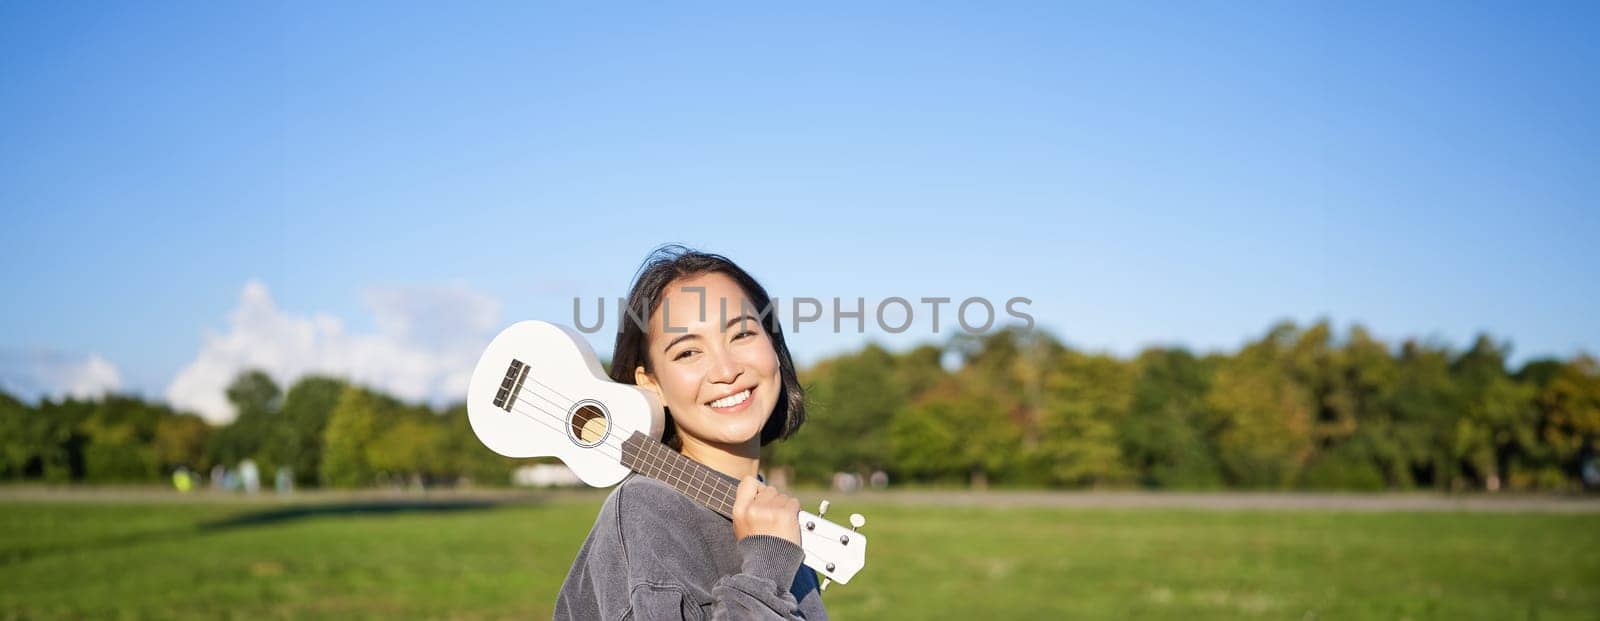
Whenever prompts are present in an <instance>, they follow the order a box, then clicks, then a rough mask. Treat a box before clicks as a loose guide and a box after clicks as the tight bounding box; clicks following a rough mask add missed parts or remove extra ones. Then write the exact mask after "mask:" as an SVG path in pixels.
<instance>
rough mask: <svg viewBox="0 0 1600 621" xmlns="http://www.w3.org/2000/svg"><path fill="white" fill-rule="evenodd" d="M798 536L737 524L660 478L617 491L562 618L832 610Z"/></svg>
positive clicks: (567, 587) (583, 556)
mask: <svg viewBox="0 0 1600 621" xmlns="http://www.w3.org/2000/svg"><path fill="white" fill-rule="evenodd" d="M804 558H805V553H804V552H803V551H802V550H801V549H800V546H797V545H795V544H793V543H790V542H789V541H788V540H785V539H782V538H779V537H772V536H768V535H751V536H749V537H745V538H744V539H740V540H737V541H736V540H735V539H734V537H733V523H732V522H730V521H729V520H728V518H725V517H722V516H721V515H720V514H718V513H717V512H715V511H712V510H710V509H707V508H705V507H703V506H701V505H700V504H698V503H696V502H695V501H693V500H691V499H689V497H687V496H684V495H683V494H680V493H678V491H677V490H674V489H672V488H671V487H669V486H667V484H665V483H662V482H660V481H657V480H655V479H652V478H649V477H646V476H642V475H638V474H633V475H629V476H628V478H626V479H623V481H622V484H620V485H618V486H617V487H616V489H613V490H612V491H611V495H610V496H609V497H607V498H606V501H605V504H603V505H601V506H600V515H599V516H598V517H596V518H595V521H594V528H592V529H590V531H589V537H588V539H585V540H584V542H583V547H582V548H581V549H579V550H578V558H577V560H575V561H573V563H572V571H570V572H568V573H567V579H566V582H564V583H563V584H562V585H561V594H560V595H559V596H558V597H557V598H556V613H555V618H556V619H584V620H589V619H596V620H599V621H619V620H622V619H641V620H642V619H729V620H733V619H813V620H814V619H827V618H828V613H827V611H825V610H823V608H822V597H821V595H820V593H819V592H818V590H817V576H816V573H815V572H813V571H812V570H811V569H810V568H808V567H802V566H801V565H800V562H801V561H802V560H803V559H804Z"/></svg>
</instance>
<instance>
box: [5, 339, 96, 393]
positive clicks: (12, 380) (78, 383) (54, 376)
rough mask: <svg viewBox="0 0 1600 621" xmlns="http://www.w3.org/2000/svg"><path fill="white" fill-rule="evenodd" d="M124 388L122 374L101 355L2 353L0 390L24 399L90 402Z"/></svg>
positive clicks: (31, 351)
mask: <svg viewBox="0 0 1600 621" xmlns="http://www.w3.org/2000/svg"><path fill="white" fill-rule="evenodd" d="M120 388H122V373H121V372H120V371H118V370H117V366H116V365H114V364H111V362H110V361H107V360H106V359H105V358H101V357H100V355H99V354H95V353H90V354H88V355H87V356H85V355H78V354H68V353H65V352H59V351H52V350H24V351H0V389H4V390H5V391H6V392H9V393H11V394H12V395H14V396H17V397H21V398H25V399H39V398H43V397H66V396H70V397H77V398H80V399H89V398H93V397H98V396H101V395H104V394H106V393H108V392H114V391H116V390H118V389H120Z"/></svg>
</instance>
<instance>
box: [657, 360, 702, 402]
mask: <svg viewBox="0 0 1600 621" xmlns="http://www.w3.org/2000/svg"><path fill="white" fill-rule="evenodd" d="M661 379H662V383H661V389H662V391H663V392H665V393H666V398H667V405H668V407H671V406H673V405H676V406H678V409H680V410H682V409H684V408H686V407H692V406H694V405H697V402H696V401H695V398H696V397H697V396H698V395H699V394H700V393H699V390H700V376H699V375H697V374H695V373H691V372H688V371H686V370H684V369H674V370H673V371H672V372H670V373H668V374H666V376H665V377H663V378H661Z"/></svg>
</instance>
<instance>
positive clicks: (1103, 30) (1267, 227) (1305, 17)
mask: <svg viewBox="0 0 1600 621" xmlns="http://www.w3.org/2000/svg"><path fill="white" fill-rule="evenodd" d="M338 4H339V6H335V7H328V6H320V5H317V4H311V3H291V4H282V5H277V6H272V7H253V6H252V7H241V6H232V7H216V6H209V5H203V4H199V3H195V4H190V5H180V4H177V3H160V4H156V3H151V4H149V5H145V6H133V5H127V6H117V7H103V6H47V5H32V6H30V5H21V4H7V5H4V6H0V209H3V212H0V247H4V248H5V249H6V251H5V253H4V255H3V256H4V259H0V283H3V284H4V286H5V289H6V299H7V301H8V303H6V304H4V305H0V383H6V382H8V383H7V384H6V385H9V386H11V387H12V389H13V390H21V391H23V392H26V390H22V388H32V389H35V390H37V391H41V392H49V391H51V390H56V391H60V390H65V389H64V388H62V387H61V386H60V384H61V382H62V381H65V380H61V379H59V378H57V375H51V374H50V373H44V372H42V371H38V370H36V369H35V370H30V368H31V367H30V365H35V364H43V365H47V366H48V365H56V366H58V367H59V366H60V365H61V361H63V360H67V361H70V360H78V359H84V358H87V357H98V358H99V359H101V360H103V361H105V362H108V363H109V364H110V365H113V366H114V367H115V368H116V369H117V372H118V376H119V380H118V382H117V386H118V387H119V388H120V389H123V390H132V391H137V392H142V393H145V394H148V395H152V396H164V395H170V394H172V389H171V386H172V385H173V384H174V381H175V380H174V378H175V377H176V376H178V375H179V374H180V373H181V372H182V371H183V370H184V369H186V368H189V367H192V366H195V365H196V364H197V361H198V360H202V359H206V358H207V355H206V353H205V352H206V350H207V348H208V347H214V346H215V347H220V346H219V345H216V344H215V343H211V342H210V341H208V340H207V339H208V337H207V335H208V334H209V335H212V337H213V338H216V339H224V340H225V339H227V338H228V337H229V335H232V334H236V333H239V332H241V331H242V330H244V328H241V327H240V326H239V325H238V324H237V321H236V320H233V319H230V318H231V317H234V316H236V315H244V314H250V315H251V316H252V317H255V316H267V317H277V316H279V315H281V316H282V317H288V318H300V319H305V320H307V321H311V319H310V318H313V317H317V316H322V317H324V318H331V319H332V320H334V321H336V322H337V323H338V324H339V326H338V328H337V330H334V329H333V328H329V330H332V331H333V332H337V333H338V334H341V335H343V336H344V337H347V338H348V339H351V340H353V341H361V340H362V339H364V338H367V337H371V338H372V339H382V338H391V339H398V340H399V341H403V342H402V343H401V345H400V346H401V347H402V348H403V347H412V346H415V347H420V348H422V349H423V350H427V351H436V350H437V349H438V347H439V346H438V344H437V343H433V344H427V345H425V344H419V343H420V341H419V339H422V337H419V336H418V334H420V332H421V331H431V332H430V333H432V334H434V335H435V337H438V336H439V335H453V336H457V337H459V339H460V340H466V341H471V340H472V338H473V335H475V334H476V332H474V331H473V330H481V329H482V328H483V326H482V325H481V323H483V322H480V323H479V324H473V326H470V327H471V328H472V329H464V328H461V326H459V325H454V324H452V323H451V322H452V321H454V319H453V318H452V315H453V313H452V311H451V309H452V308H454V307H453V306H452V305H453V304H457V303H458V302H457V301H453V300H458V298H459V295H466V296H468V297H469V298H470V299H472V300H478V301H481V302H484V304H485V306H484V309H483V310H484V313H486V314H482V315H481V316H483V317H488V319H484V320H483V321H484V322H488V323H493V324H495V325H500V324H504V323H509V322H510V321H514V320H517V319H522V318H551V319H556V320H561V321H570V317H571V304H572V298H573V297H574V296H580V295H581V296H586V298H592V297H594V296H608V297H614V296H617V295H621V294H623V293H624V292H625V288H626V286H627V284H628V279H629V277H630V276H631V275H632V274H633V271H634V269H635V268H636V267H637V265H638V263H639V261H640V260H641V259H642V258H643V257H644V255H645V254H646V253H647V251H648V250H650V249H651V248H652V247H654V246H655V245H657V244H659V243H662V242H669V241H677V242H685V243H688V244H691V245H694V246H698V247H702V248H704V249H707V250H712V251H717V252H722V253H725V254H727V255H729V256H731V257H732V258H734V259H735V260H737V261H739V262H740V263H741V264H743V265H745V266H746V267H747V268H748V269H749V270H750V271H752V272H753V273H755V274H756V275H757V277H758V278H760V279H762V280H763V282H764V283H765V284H766V285H767V287H768V289H769V290H771V291H772V292H773V293H775V294H777V295H779V296H781V297H796V296H812V297H819V298H824V299H826V298H831V297H835V296H838V297H843V298H846V299H847V300H848V299H852V298H854V297H856V296H862V297H865V298H866V299H867V301H868V304H869V305H871V304H873V303H874V302H875V301H878V300H882V299H883V298H886V297H889V296H902V297H907V298H912V299H915V298H918V297H924V296H947V297H952V298H955V299H957V300H960V299H962V298H965V297H969V296H986V297H989V298H994V299H997V300H1004V299H1005V298H1009V297H1012V296H1027V297H1029V298H1031V299H1032V300H1033V303H1032V305H1031V306H1030V307H1029V309H1028V310H1029V312H1030V313H1031V314H1032V315H1033V316H1034V317H1035V318H1036V319H1037V320H1038V322H1039V325H1041V326H1042V327H1045V328H1048V329H1050V330H1052V331H1053V332H1055V333H1056V334H1058V335H1059V336H1061V337H1063V338H1064V339H1066V340H1067V341H1069V342H1071V343H1073V344H1074V345H1077V346H1080V347H1084V348H1089V349H1106V350H1110V351H1113V352H1116V353H1119V354H1130V353H1133V352H1135V351H1137V350H1138V348H1140V347H1142V346H1145V345H1149V344H1154V343H1163V344H1185V345H1188V346H1190V347H1193V348H1196V349H1200V350H1208V349H1219V348H1220V349H1230V350H1231V349H1233V348H1235V347H1237V346H1238V345H1239V344H1240V343H1242V342H1243V341H1245V340H1246V339H1249V338H1253V337H1255V336H1258V335H1259V334H1260V333H1261V332H1263V331H1264V330H1265V329H1266V328H1267V327H1268V326H1269V325H1270V324H1271V323H1272V322H1273V321H1274V320H1277V319H1280V318H1291V319H1296V320H1299V321H1302V322H1304V321H1310V320H1313V319H1315V318H1317V317H1324V316H1326V317H1330V318H1332V319H1333V320H1335V321H1336V322H1337V323H1338V324H1340V325H1341V326H1344V325H1348V324H1349V323H1351V322H1360V323H1362V324H1365V325H1366V326H1368V327H1369V328H1370V329H1372V330H1373V331H1374V332H1376V333H1377V334H1378V335H1379V336H1380V337H1383V338H1386V339H1389V340H1391V341H1395V340H1398V339H1400V338H1403V337H1407V336H1417V337H1425V338H1434V339H1437V340H1441V341H1444V342H1448V343H1452V344H1456V345H1458V346H1461V345H1465V344H1466V343H1467V342H1469V340H1470V339H1471V337H1472V336H1473V335H1474V334H1476V333H1477V332H1479V331H1488V332H1490V333H1492V334H1493V335H1495V336H1497V337H1499V338H1502V339H1506V340H1509V341H1511V342H1512V343H1513V344H1514V346H1515V359H1516V360H1519V361H1520V360H1525V359H1527V358H1529V357H1534V356H1543V355H1554V356H1569V355H1572V354H1574V353H1576V352H1578V351H1579V350H1585V351H1589V352H1596V351H1600V322H1597V321H1595V320H1594V319H1593V316H1594V314H1595V313H1594V310H1593V309H1594V308H1595V306H1596V302H1597V298H1600V296H1597V295H1596V293H1597V287H1596V286H1595V284H1594V283H1595V282H1597V281H1600V260H1597V256H1596V255H1597V251H1596V250H1595V249H1594V240H1595V239H1597V234H1600V216H1597V209H1596V207H1597V205H1600V185H1597V182H1596V180H1595V179H1596V175H1594V173H1593V171H1595V170H1600V115H1597V114H1595V113H1594V110H1596V109H1600V81H1596V80H1595V79H1594V78H1593V76H1594V75H1596V74H1600V43H1597V42H1600V36H1597V35H1600V32H1597V30H1600V27H1597V26H1596V24H1600V20H1597V19H1596V17H1597V12H1600V11H1596V9H1594V8H1592V7H1591V6H1589V5H1585V4H1581V3H1533V4H1515V5H1513V4H1511V3H1504V4H1502V5H1500V6H1483V5H1472V6H1467V5H1465V4H1463V3H1408V4H1405V5H1403V6H1394V5H1391V4H1387V3H1324V4H1320V5H1319V4H1312V3H1287V2H1284V3H1278V2H1273V3H1215V4H1204V3H1143V4H1137V5H1128V6H1123V5H1114V4H1111V3H1107V4H1103V5H1094V4H1088V3H1083V4H1068V3H1042V4H1009V5H1005V6H992V5H988V6H979V5H968V4H950V3H936V4H929V3H915V4H911V3H907V4H878V5H875V6H872V7H856V6H849V5H835V6H823V5H815V4H812V3H806V4H805V6H803V7H747V6H737V5H723V6H716V5H710V4H696V5H692V6H689V7H674V8H672V9H668V8H662V7H656V6H650V5H643V4H641V5H628V4H617V5H608V6H605V7H592V6H585V5H578V4H572V5H543V4H541V5H534V4H532V3H526V4H523V3H519V4H506V5H489V4H477V5H474V6H471V7H467V8H461V7H452V8H445V7H442V6H426V5H422V4H413V5H402V4H399V3H374V4H364V5H363V4H355V3H338ZM252 282H255V283H258V284H259V285H261V287H262V288H263V290H264V291H265V292H267V295H268V296H269V297H270V301H271V304H270V309H271V312H268V311H267V310H261V308H257V310H260V311H261V312H260V313H255V314H251V313H242V312H241V311H240V309H241V308H244V307H246V306H249V304H250V303H251V302H249V300H256V301H257V302H261V300H262V299H264V298H251V297H250V296H249V295H247V294H246V293H245V291H246V289H247V284H248V283H252ZM440 292H443V293H440ZM436 294H437V295H436ZM458 294H459V295H458ZM430 296H433V297H430ZM440 296H442V297H440ZM452 296H456V297H452ZM247 298H248V299H247ZM385 300H387V301H388V302H385ZM395 300H405V302H404V303H397V304H398V305H393V304H391V305H390V306H383V305H384V304H388V303H390V302H394V301H395ZM429 300H432V301H429ZM261 303H262V304H265V302H261ZM262 308H265V307H262ZM869 310H870V306H869ZM490 311H493V312H490ZM252 312H254V311H252ZM272 313H277V314H278V315H272ZM919 319H921V318H920V317H919ZM283 325H299V324H293V322H290V323H287V324H283ZM397 326H398V327H397ZM405 326H412V327H411V328H407V327H405ZM416 326H431V327H429V328H427V329H426V330H423V329H421V328H416ZM830 327H831V326H830ZM285 329H289V328H285ZM945 329H946V330H948V329H949V326H948V325H946V326H945ZM291 331H292V330H291ZM802 332H804V330H802ZM874 332H875V331H870V330H869V333H868V334H866V335H857V334H854V333H851V334H844V335H830V334H812V335H810V336H806V335H804V334H802V335H798V337H797V338H796V339H795V345H794V346H795V349H796V353H797V355H799V356H800V357H801V359H802V360H807V361H809V360H814V359H817V358H819V357H821V356H824V355H827V354H830V353H833V352H836V351H840V350H843V349H847V348H853V347H857V346H859V345H860V344H861V343H863V342H865V340H866V339H868V338H874V339H877V340H879V341H882V342H887V343H889V344H891V345H894V346H903V345H906V344H909V343H912V342H916V341H919V340H927V339H931V338H935V337H934V335H931V334H929V330H928V329H927V326H926V324H925V323H920V322H919V323H917V324H914V327H913V329H912V330H909V331H908V332H906V333H905V334H901V335H885V334H882V333H874ZM254 333H256V334H258V335H259V334H270V332H261V331H257V332H254ZM318 334H323V336H326V334H325V333H318ZM396 334H399V336H396ZM940 336H943V334H941V335H940ZM308 338H322V337H319V336H312V337H308ZM422 340H426V339H422ZM245 342H246V341H242V340H241V341H239V343H245ZM362 342H365V341H362ZM595 344H596V346H597V348H599V349H602V350H605V349H609V342H606V340H605V339H599V338H597V339H596V340H595ZM479 345H481V344H479ZM479 345H470V347H478V346H479ZM428 347H433V349H428ZM462 347H468V346H462ZM248 349H250V348H249V347H248V346H246V345H238V346H237V347H235V350H234V353H233V354H231V355H232V358H229V357H227V356H223V357H221V358H217V359H216V361H217V362H216V363H217V364H221V365H224V366H225V365H227V364H244V363H246V362H249V361H250V360H249V356H250V355H251V354H249V353H240V351H241V350H248ZM306 351H323V350H320V349H317V348H315V347H312V348H311V349H304V350H301V351H300V353H299V354H283V355H284V356H291V355H306V354H305V352H306ZM261 363H262V364H267V365H269V366H270V365H274V364H276V365H278V366H277V367H276V368H278V369H279V372H280V373H292V371H293V370H294V369H301V368H310V367H315V366H316V364H317V362H316V361H314V360H301V361H296V362H285V361H283V360H264V361H261ZM351 364H355V363H351ZM307 365H310V367H308V366H307ZM69 366H70V365H69ZM430 368H432V367H430ZM373 372H374V373H378V372H379V371H373ZM441 372H442V371H441ZM8 376H9V377H8ZM30 378H31V379H30ZM51 378H56V379H51ZM19 387H21V388H19Z"/></svg>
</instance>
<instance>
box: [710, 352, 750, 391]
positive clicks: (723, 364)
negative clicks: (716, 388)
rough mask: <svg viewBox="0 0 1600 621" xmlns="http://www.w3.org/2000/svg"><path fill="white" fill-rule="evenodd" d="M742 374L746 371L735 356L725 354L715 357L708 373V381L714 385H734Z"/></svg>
mask: <svg viewBox="0 0 1600 621" xmlns="http://www.w3.org/2000/svg"><path fill="white" fill-rule="evenodd" d="M742 373H744V370H743V369H742V368H741V367H740V366H739V363H738V362H736V361H735V360H734V359H733V356H729V355H727V354H725V353H724V354H721V355H718V356H715V359H714V360H713V361H712V363H711V368H710V369H709V370H707V372H706V379H708V380H710V381H711V383H713V384H732V383H733V381H734V380H736V379H739V375H740V374H742Z"/></svg>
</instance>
